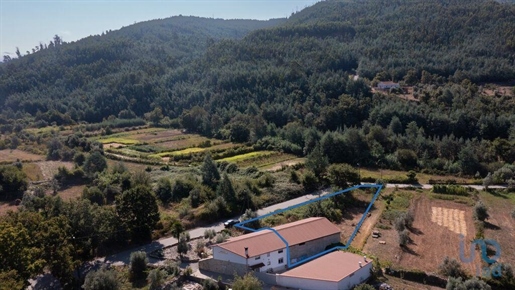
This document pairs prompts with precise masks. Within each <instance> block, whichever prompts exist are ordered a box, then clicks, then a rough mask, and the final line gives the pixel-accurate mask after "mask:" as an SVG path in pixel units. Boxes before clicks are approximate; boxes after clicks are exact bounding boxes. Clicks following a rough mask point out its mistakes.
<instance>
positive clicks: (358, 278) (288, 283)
mask: <svg viewBox="0 0 515 290" xmlns="http://www.w3.org/2000/svg"><path fill="white" fill-rule="evenodd" d="M371 269H372V263H369V264H367V265H365V266H363V267H362V268H361V269H359V270H358V271H356V272H354V273H353V274H351V275H350V276H348V277H345V278H344V279H342V280H341V281H339V282H332V281H323V280H316V279H308V278H301V277H287V276H282V275H280V274H279V275H277V276H276V277H277V284H278V285H280V286H283V287H289V288H293V289H302V290H320V289H325V290H349V289H352V287H354V286H356V285H358V284H361V283H364V282H365V281H366V280H367V279H368V278H369V277H370V270H371Z"/></svg>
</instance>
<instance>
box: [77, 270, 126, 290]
mask: <svg viewBox="0 0 515 290" xmlns="http://www.w3.org/2000/svg"><path fill="white" fill-rule="evenodd" d="M82 288H84V290H117V289H119V288H120V282H118V279H117V277H116V272H115V271H112V270H107V269H106V268H104V267H102V268H100V269H99V270H97V271H91V272H89V273H88V274H87V275H86V279H85V281H84V285H83V286H82Z"/></svg>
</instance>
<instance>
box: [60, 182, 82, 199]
mask: <svg viewBox="0 0 515 290" xmlns="http://www.w3.org/2000/svg"><path fill="white" fill-rule="evenodd" d="M85 187H86V186H85V185H78V186H72V187H69V188H66V189H64V190H61V191H59V192H58V193H57V195H59V196H60V197H61V198H62V199H63V200H64V201H70V200H74V199H77V198H80V197H81V195H82V191H83V190H84V188H85Z"/></svg>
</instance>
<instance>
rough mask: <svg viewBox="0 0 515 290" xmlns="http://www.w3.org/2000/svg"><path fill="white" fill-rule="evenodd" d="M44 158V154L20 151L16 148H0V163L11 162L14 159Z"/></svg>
mask: <svg viewBox="0 0 515 290" xmlns="http://www.w3.org/2000/svg"><path fill="white" fill-rule="evenodd" d="M44 159H45V156H42V155H36V154H32V153H29V152H25V151H21V150H18V149H14V150H11V149H4V150H0V163H13V162H15V161H16V160H20V161H23V162H28V161H39V160H44Z"/></svg>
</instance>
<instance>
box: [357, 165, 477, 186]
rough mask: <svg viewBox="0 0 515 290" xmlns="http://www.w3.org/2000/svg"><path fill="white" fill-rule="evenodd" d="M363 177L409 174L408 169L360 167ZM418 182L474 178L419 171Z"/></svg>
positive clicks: (463, 182)
mask: <svg viewBox="0 0 515 290" xmlns="http://www.w3.org/2000/svg"><path fill="white" fill-rule="evenodd" d="M360 173H361V177H363V178H365V177H371V178H374V179H380V178H383V179H388V178H395V179H399V178H405V177H406V175H407V174H408V172H407V171H399V170H390V169H377V168H360ZM417 179H418V182H419V183H421V184H427V183H429V180H430V179H433V180H452V179H454V180H456V182H457V183H458V184H465V183H472V182H473V181H474V180H473V179H470V178H463V177H455V176H452V175H434V174H426V173H417Z"/></svg>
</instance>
